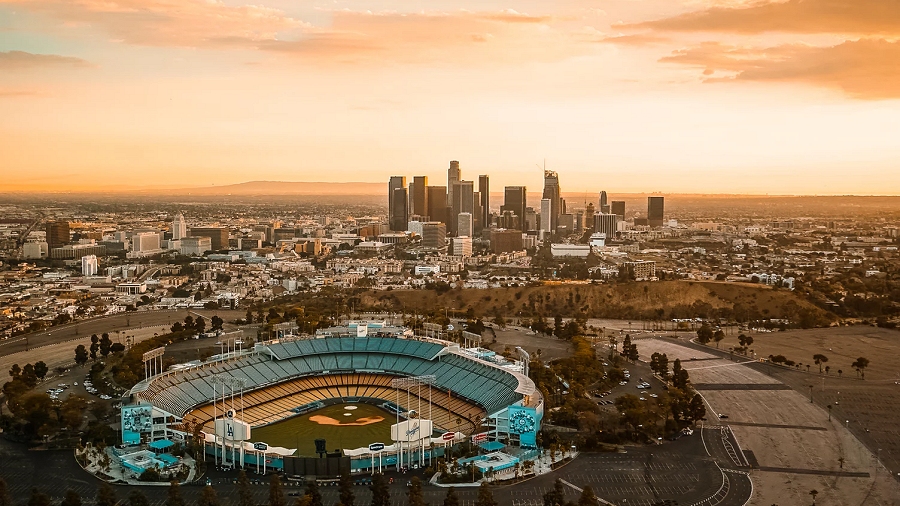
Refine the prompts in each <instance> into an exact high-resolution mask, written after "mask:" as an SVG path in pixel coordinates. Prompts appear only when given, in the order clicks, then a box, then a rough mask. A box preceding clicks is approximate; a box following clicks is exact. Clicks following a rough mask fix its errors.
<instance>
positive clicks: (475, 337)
mask: <svg viewBox="0 0 900 506" xmlns="http://www.w3.org/2000/svg"><path fill="white" fill-rule="evenodd" d="M462 336H463V339H464V340H465V347H466V348H468V347H469V342H470V341H471V342H473V343H478V346H481V334H476V333H474V332H469V331H467V330H464V331H463V333H462Z"/></svg>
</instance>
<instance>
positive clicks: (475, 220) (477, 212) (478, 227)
mask: <svg viewBox="0 0 900 506" xmlns="http://www.w3.org/2000/svg"><path fill="white" fill-rule="evenodd" d="M474 195H475V209H474V212H473V213H472V224H473V226H474V228H475V233H476V234H480V233H481V231H482V230H484V211H483V209H482V207H481V192H475V194H474Z"/></svg>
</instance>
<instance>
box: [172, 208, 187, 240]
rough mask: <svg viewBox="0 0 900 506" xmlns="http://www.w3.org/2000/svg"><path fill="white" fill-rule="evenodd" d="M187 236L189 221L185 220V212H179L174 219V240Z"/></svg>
mask: <svg viewBox="0 0 900 506" xmlns="http://www.w3.org/2000/svg"><path fill="white" fill-rule="evenodd" d="M185 237H187V222H186V221H185V220H184V214H182V213H178V216H176V217H175V219H174V220H172V240H173V241H178V240H181V239H184V238H185Z"/></svg>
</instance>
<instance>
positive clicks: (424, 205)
mask: <svg viewBox="0 0 900 506" xmlns="http://www.w3.org/2000/svg"><path fill="white" fill-rule="evenodd" d="M409 188H410V192H409V214H417V215H419V216H428V191H427V190H426V188H428V176H415V177H413V182H412V184H411V185H409Z"/></svg>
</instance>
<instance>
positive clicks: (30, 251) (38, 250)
mask: <svg viewBox="0 0 900 506" xmlns="http://www.w3.org/2000/svg"><path fill="white" fill-rule="evenodd" d="M49 254H50V247H49V245H48V244H47V243H46V242H44V241H39V242H26V243H25V244H23V245H22V256H23V257H25V258H26V259H28V260H34V259H38V258H47V255H49Z"/></svg>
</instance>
